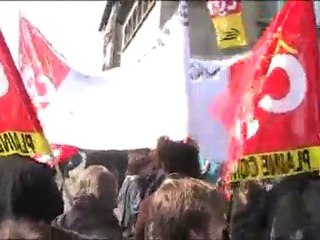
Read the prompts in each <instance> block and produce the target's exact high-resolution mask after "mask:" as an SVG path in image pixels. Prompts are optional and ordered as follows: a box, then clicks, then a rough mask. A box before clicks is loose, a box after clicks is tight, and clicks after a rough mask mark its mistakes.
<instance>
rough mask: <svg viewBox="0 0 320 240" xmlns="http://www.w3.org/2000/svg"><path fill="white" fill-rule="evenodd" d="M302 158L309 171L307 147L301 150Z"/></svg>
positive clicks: (309, 163)
mask: <svg viewBox="0 0 320 240" xmlns="http://www.w3.org/2000/svg"><path fill="white" fill-rule="evenodd" d="M302 159H303V162H304V163H305V164H307V166H308V170H309V171H310V170H311V160H310V154H309V150H308V149H305V150H303V152H302Z"/></svg>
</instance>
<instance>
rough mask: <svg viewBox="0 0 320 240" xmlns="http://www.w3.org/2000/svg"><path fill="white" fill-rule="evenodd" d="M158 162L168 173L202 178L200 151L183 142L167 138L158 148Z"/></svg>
mask: <svg viewBox="0 0 320 240" xmlns="http://www.w3.org/2000/svg"><path fill="white" fill-rule="evenodd" d="M157 157H158V163H159V166H161V167H162V168H163V169H164V171H165V172H166V173H167V174H170V173H179V174H182V175H185V176H187V177H194V178H200V177H201V171H200V165H199V151H198V149H197V148H196V147H194V146H192V145H190V144H186V143H183V142H174V141H170V140H167V141H165V142H164V143H163V144H162V145H161V146H159V148H158V152H157Z"/></svg>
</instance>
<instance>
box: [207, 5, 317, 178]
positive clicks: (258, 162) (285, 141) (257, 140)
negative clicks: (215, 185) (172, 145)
mask: <svg viewBox="0 0 320 240" xmlns="http://www.w3.org/2000/svg"><path fill="white" fill-rule="evenodd" d="M319 80H320V75H319V50H318V45H317V32H316V24H315V16H314V12H313V5H312V1H287V2H286V3H285V5H284V7H283V8H282V11H281V12H279V13H278V14H277V15H276V16H275V17H274V19H273V21H272V22H271V23H270V26H269V27H268V28H267V30H266V31H265V33H264V35H263V36H262V37H261V39H260V40H259V41H258V43H257V44H256V46H255V47H254V48H253V50H252V51H251V53H250V54H249V56H248V57H247V58H245V59H244V60H242V61H239V62H237V63H236V64H234V65H233V66H232V67H231V72H230V82H229V85H228V88H227V89H226V91H225V92H224V93H223V94H222V95H221V96H220V97H218V98H217V99H215V101H214V103H213V105H212V109H211V112H212V114H213V115H215V117H218V118H220V120H221V121H222V122H223V123H224V124H225V125H226V127H227V129H228V130H229V132H230V144H229V159H228V162H227V164H226V166H227V167H226V169H225V173H224V178H225V179H227V180H231V181H239V180H243V179H262V178H272V177H275V176H285V175H292V174H298V173H302V172H310V171H313V170H319V169H320V163H319V161H320V147H319V145H320V141H319V121H320V115H319V103H320V101H319V100H320V99H319V97H320V96H319V92H320V91H319V90H320V89H319V86H320V85H319ZM231 173H232V174H231ZM230 177H231V179H230Z"/></svg>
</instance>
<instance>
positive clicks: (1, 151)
mask: <svg viewBox="0 0 320 240" xmlns="http://www.w3.org/2000/svg"><path fill="white" fill-rule="evenodd" d="M3 152H4V149H3V145H2V140H1V136H0V153H3Z"/></svg>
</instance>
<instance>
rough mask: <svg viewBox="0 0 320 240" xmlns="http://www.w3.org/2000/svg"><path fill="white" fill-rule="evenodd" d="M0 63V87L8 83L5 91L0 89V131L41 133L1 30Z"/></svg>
mask: <svg viewBox="0 0 320 240" xmlns="http://www.w3.org/2000/svg"><path fill="white" fill-rule="evenodd" d="M0 65H1V66H0V67H3V71H4V76H1V79H0V85H1V86H0V89H2V88H5V87H4V86H5V85H6V84H9V85H8V90H7V92H6V93H5V92H2V90H1V91H0V92H1V96H0V108H1V114H0V133H2V132H6V131H20V132H40V133H41V132H42V128H41V125H40V123H39V121H38V118H37V115H36V113H35V111H34V109H33V107H32V103H31V101H30V98H29V96H28V94H27V92H26V89H25V88H24V85H23V82H22V79H21V76H20V74H19V72H18V70H17V68H16V66H15V64H14V61H13V59H12V56H11V54H10V51H9V48H8V46H7V44H6V42H5V39H4V37H3V34H2V32H1V31H0ZM3 94H4V95H3Z"/></svg>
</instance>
